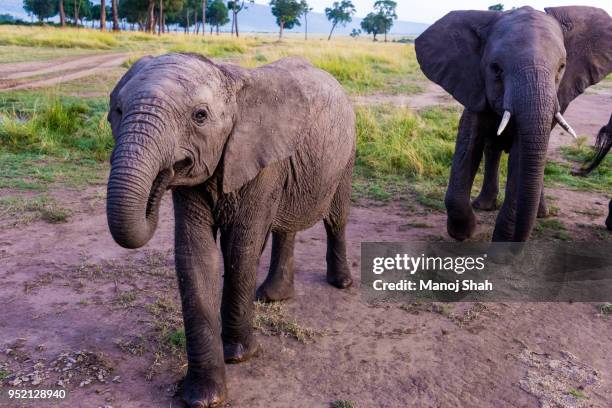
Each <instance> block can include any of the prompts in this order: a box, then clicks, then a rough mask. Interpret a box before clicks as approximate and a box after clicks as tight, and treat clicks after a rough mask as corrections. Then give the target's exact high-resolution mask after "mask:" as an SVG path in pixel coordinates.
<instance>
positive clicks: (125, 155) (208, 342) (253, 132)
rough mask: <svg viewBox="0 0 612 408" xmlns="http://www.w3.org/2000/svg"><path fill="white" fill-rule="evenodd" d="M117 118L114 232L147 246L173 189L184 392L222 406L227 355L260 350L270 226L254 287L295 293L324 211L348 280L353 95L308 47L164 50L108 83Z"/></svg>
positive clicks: (334, 267)
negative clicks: (225, 58) (296, 269)
mask: <svg viewBox="0 0 612 408" xmlns="http://www.w3.org/2000/svg"><path fill="white" fill-rule="evenodd" d="M109 121H110V123H111V126H112V130H113V135H114V138H115V148H114V150H113V153H112V157H111V172H110V177H109V181H108V198H107V217H108V225H109V227H110V231H111V234H112V236H113V238H114V239H115V241H116V242H117V243H118V244H119V245H121V246H123V247H126V248H138V247H141V246H143V245H145V244H146V243H147V242H148V241H149V239H150V238H151V236H152V235H153V233H154V232H155V228H156V225H157V221H158V212H159V207H160V201H161V198H162V196H163V195H164V193H165V192H166V190H168V189H171V190H172V197H173V202H174V214H175V223H176V225H175V260H176V272H177V275H178V282H179V289H180V294H181V301H182V309H183V319H184V324H185V336H186V339H187V360H188V369H187V376H186V378H185V381H184V391H183V394H182V397H183V399H184V400H185V402H187V404H189V405H190V406H192V407H193V406H197V407H208V406H215V405H218V404H220V403H221V402H222V401H223V400H224V399H225V395H226V387H225V367H224V363H225V362H240V361H244V360H247V359H248V358H250V357H251V356H253V355H254V354H255V353H256V352H257V350H258V345H257V343H256V340H255V338H254V335H253V330H252V318H253V298H254V296H255V279H256V269H257V264H258V261H259V258H260V256H261V253H262V250H263V248H264V246H265V243H266V239H267V236H268V235H269V233H270V232H272V262H271V266H270V271H269V274H268V277H267V279H266V281H265V282H264V283H263V284H262V286H261V287H260V288H259V289H258V291H257V294H258V296H259V298H261V299H264V300H280V299H284V298H288V297H290V296H291V295H292V293H293V244H294V239H295V234H296V232H297V231H300V230H304V229H306V228H308V227H310V226H312V225H313V224H315V223H316V222H318V221H319V220H321V219H322V220H323V221H324V223H325V229H326V232H327V281H328V282H329V283H330V284H332V285H334V286H336V287H338V288H346V287H348V286H349V285H351V283H352V280H351V277H350V271H349V266H348V264H347V260H346V247H345V225H346V223H347V217H348V212H349V206H350V195H351V174H352V170H353V162H354V154H355V116H354V112H353V110H352V108H351V104H350V102H349V100H348V99H347V97H346V95H345V94H344V92H343V90H342V88H341V86H340V85H339V84H338V82H337V81H336V80H334V79H333V78H332V77H331V76H330V75H328V74H327V73H325V72H323V71H321V70H319V69H316V68H314V67H312V66H311V65H310V64H308V63H307V62H306V61H304V60H302V59H300V58H286V59H282V60H280V61H278V62H275V63H273V64H270V65H266V66H264V67H261V68H258V69H253V70H248V69H243V68H240V67H237V66H233V65H222V64H215V63H213V62H211V61H210V60H208V59H206V58H204V57H201V56H198V55H193V54H168V55H163V56H160V57H156V58H152V57H145V58H142V59H141V60H139V61H138V62H136V63H135V64H134V65H133V66H132V68H130V70H129V71H128V72H127V73H126V74H125V76H124V77H123V78H122V79H121V80H120V81H119V83H118V84H117V86H116V87H115V89H114V90H113V92H112V93H111V97H110V112H109ZM218 231H219V232H220V246H221V251H222V254H223V264H224V267H225V274H224V279H223V285H221V282H220V277H221V275H220V271H219V255H218V250H217V245H216V240H217V232H218ZM221 286H223V289H221ZM221 291H222V294H221V296H220V292H221Z"/></svg>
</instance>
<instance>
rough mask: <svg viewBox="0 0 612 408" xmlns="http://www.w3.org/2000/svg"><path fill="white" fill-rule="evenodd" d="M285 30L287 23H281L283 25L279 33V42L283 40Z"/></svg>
mask: <svg viewBox="0 0 612 408" xmlns="http://www.w3.org/2000/svg"><path fill="white" fill-rule="evenodd" d="M283 28H285V23H284V22H282V21H281V23H280V30H279V32H278V39H279V41H280V40H282V39H283Z"/></svg>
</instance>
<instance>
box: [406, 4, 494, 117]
mask: <svg viewBox="0 0 612 408" xmlns="http://www.w3.org/2000/svg"><path fill="white" fill-rule="evenodd" d="M500 15H501V13H499V12H494V11H452V12H450V13H448V14H447V15H446V16H444V17H442V18H441V19H440V20H438V21H436V22H435V23H434V24H433V25H432V26H430V27H429V28H428V29H427V30H425V32H423V34H421V35H420V36H419V37H418V38H417V39H416V41H415V49H416V55H417V60H418V61H419V64H420V65H421V69H422V70H423V72H424V73H425V75H426V76H427V78H429V79H430V80H432V81H433V82H435V83H437V84H438V85H440V86H441V87H442V88H444V89H445V90H446V91H447V92H448V93H450V94H451V95H453V97H454V98H455V99H456V100H457V101H459V102H460V103H461V104H462V105H463V106H465V107H466V108H468V109H470V110H472V111H475V112H479V111H482V110H484V109H485V107H486V93H485V82H484V78H483V76H482V72H481V67H480V60H481V56H482V51H483V48H484V45H485V42H486V36H487V34H486V33H487V31H488V30H487V29H488V27H489V26H490V25H491V24H493V22H494V21H495V20H497V18H498V17H499V16H500Z"/></svg>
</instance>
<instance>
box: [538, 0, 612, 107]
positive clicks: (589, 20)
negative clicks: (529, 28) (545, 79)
mask: <svg viewBox="0 0 612 408" xmlns="http://www.w3.org/2000/svg"><path fill="white" fill-rule="evenodd" d="M545 11H546V13H548V14H549V15H551V16H552V17H554V18H555V19H556V20H557V21H559V24H561V28H562V30H563V36H564V43H565V50H566V52H567V63H566V67H565V74H564V75H563V79H562V80H561V84H560V85H559V94H558V96H559V101H560V102H561V105H562V108H563V109H565V108H566V107H567V105H569V103H570V102H571V101H572V100H574V98H576V97H577V96H578V95H580V94H581V93H583V92H584V90H585V89H586V88H588V87H589V86H591V85H594V84H596V83H598V82H599V81H601V80H602V79H603V78H604V77H605V76H606V75H608V74H609V73H610V72H612V19H611V18H610V16H609V15H608V13H606V12H605V11H604V10H602V9H599V8H596V7H585V6H568V7H549V8H546V9H545Z"/></svg>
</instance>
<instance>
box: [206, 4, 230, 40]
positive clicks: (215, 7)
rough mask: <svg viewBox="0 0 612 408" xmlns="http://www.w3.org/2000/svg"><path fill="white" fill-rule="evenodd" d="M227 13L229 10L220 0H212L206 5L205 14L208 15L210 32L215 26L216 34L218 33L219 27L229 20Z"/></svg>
mask: <svg viewBox="0 0 612 408" xmlns="http://www.w3.org/2000/svg"><path fill="white" fill-rule="evenodd" d="M228 13H229V10H228V9H227V7H226V6H225V3H223V1H221V0H213V1H212V2H211V3H210V4H209V5H208V10H206V15H207V16H208V24H209V25H210V32H211V34H212V30H213V27H215V28H216V31H217V35H219V27H220V26H222V25H225V24H227V23H228V22H229V17H228Z"/></svg>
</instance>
